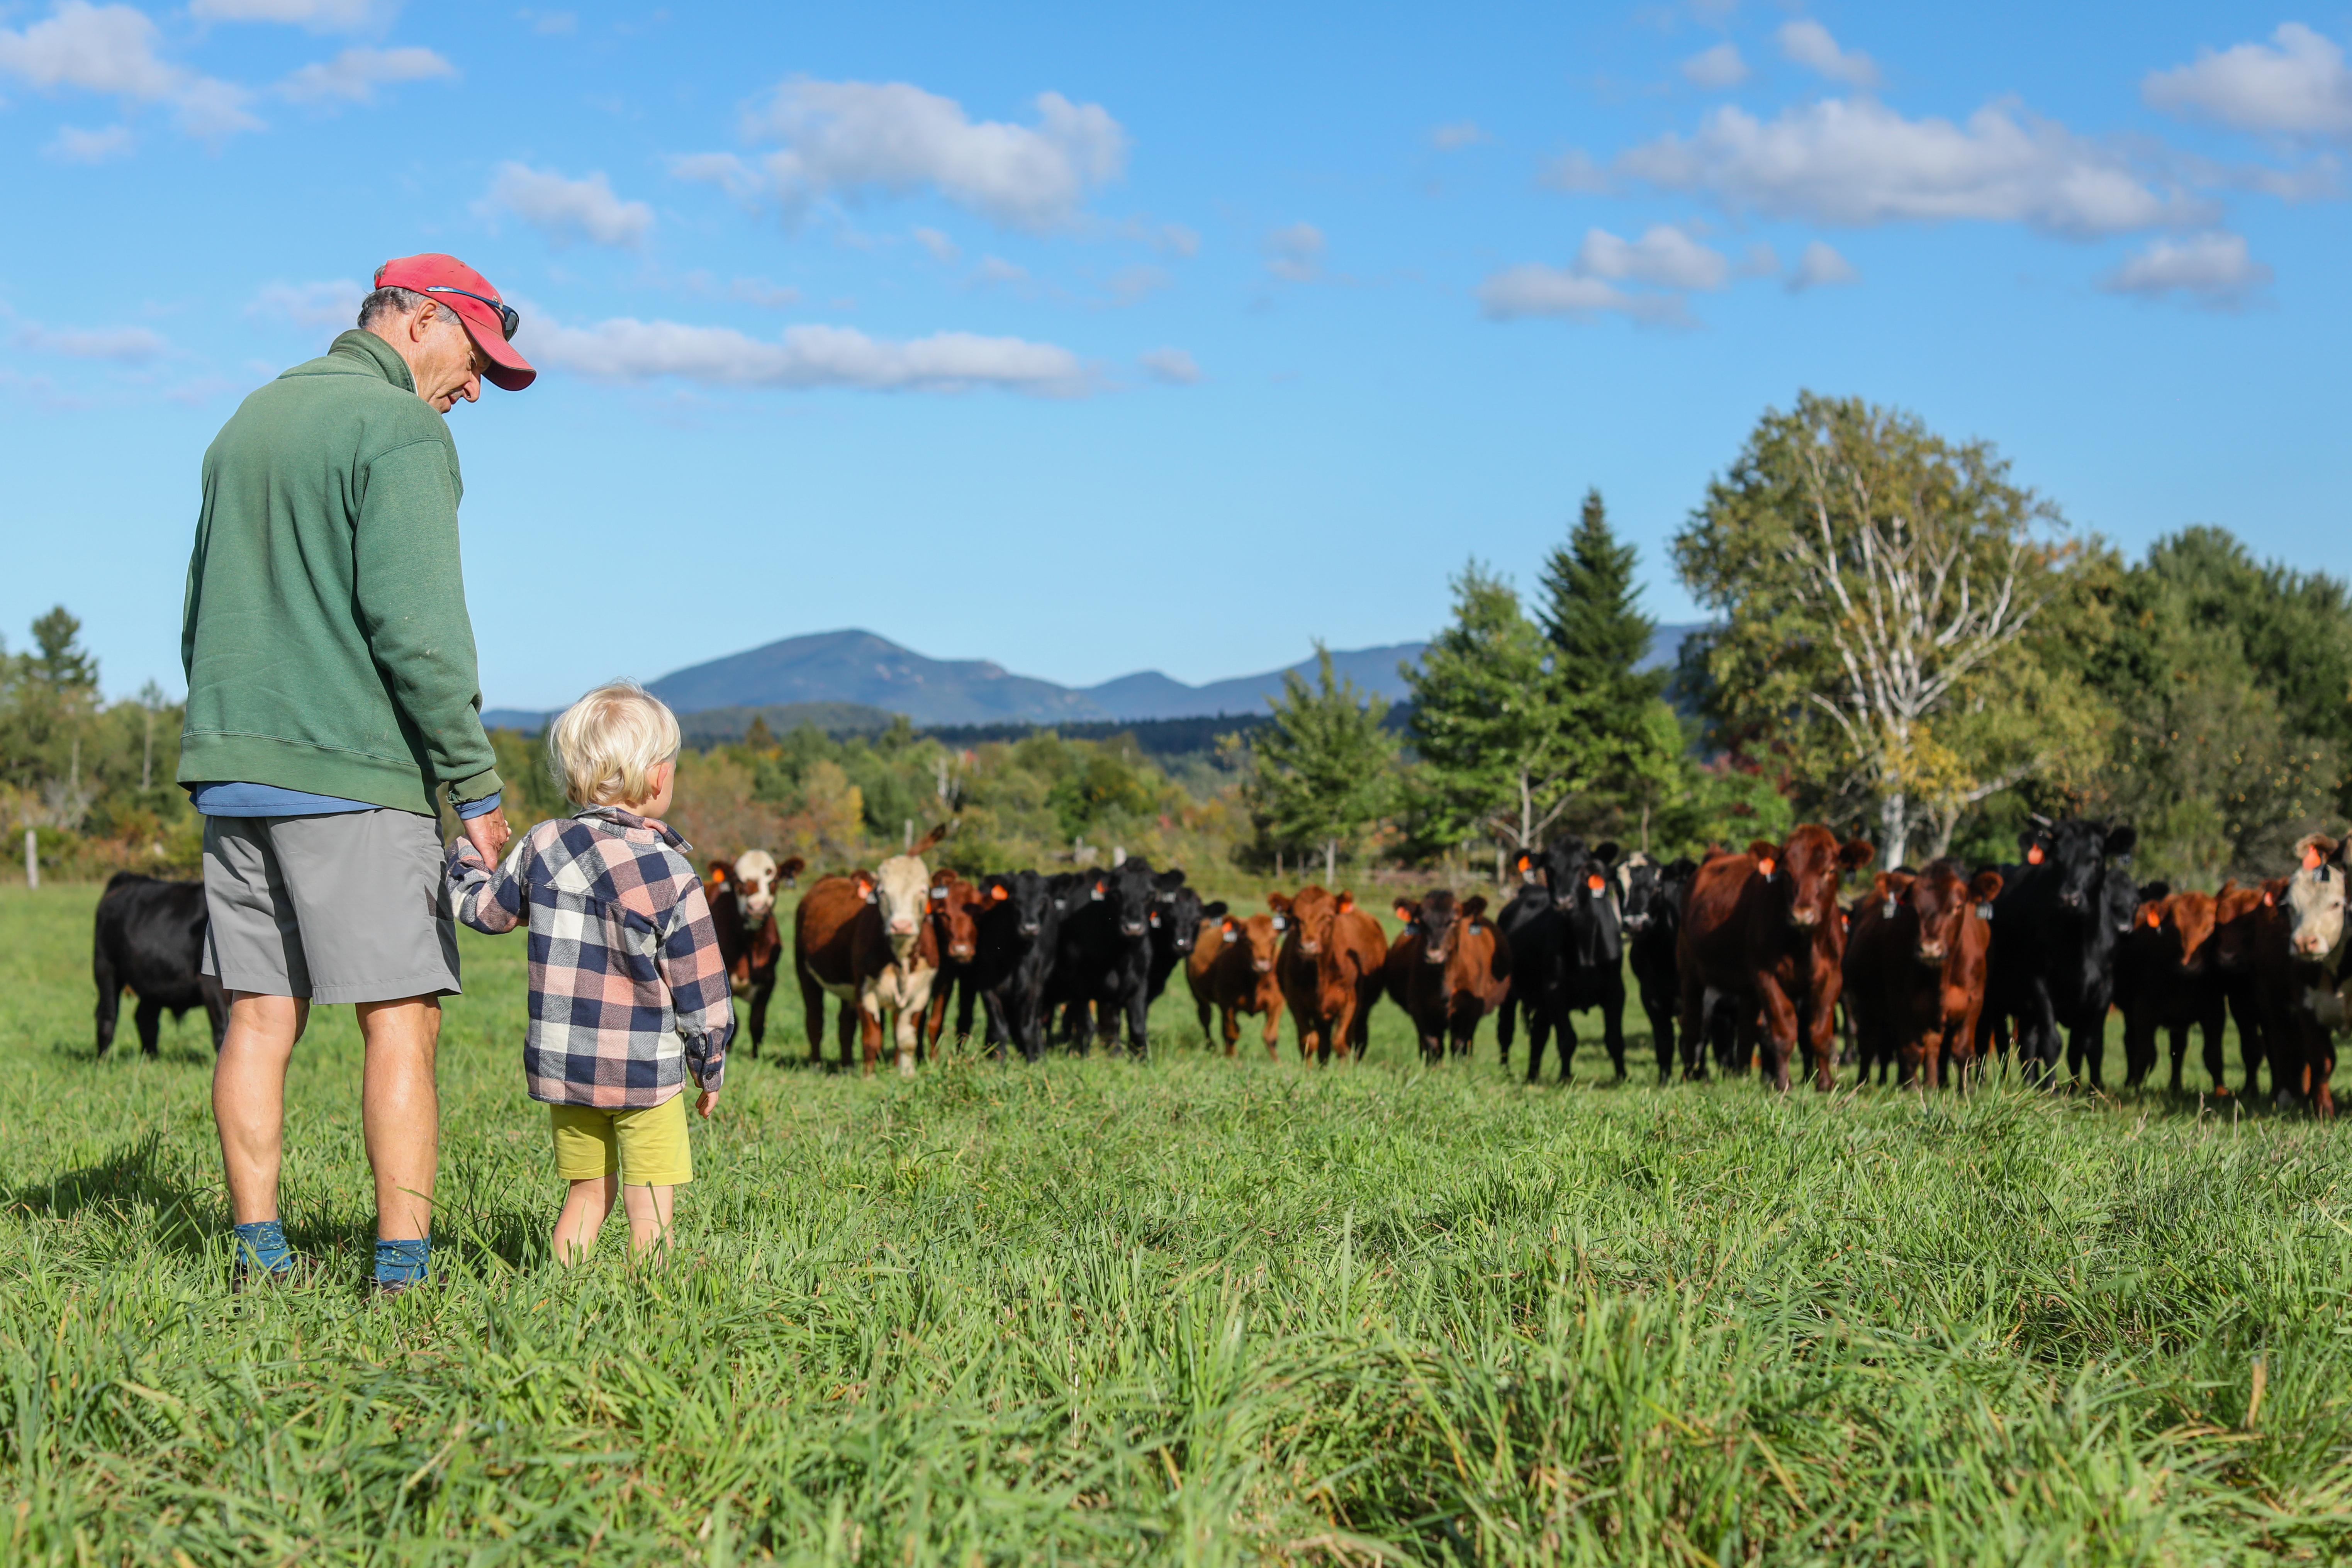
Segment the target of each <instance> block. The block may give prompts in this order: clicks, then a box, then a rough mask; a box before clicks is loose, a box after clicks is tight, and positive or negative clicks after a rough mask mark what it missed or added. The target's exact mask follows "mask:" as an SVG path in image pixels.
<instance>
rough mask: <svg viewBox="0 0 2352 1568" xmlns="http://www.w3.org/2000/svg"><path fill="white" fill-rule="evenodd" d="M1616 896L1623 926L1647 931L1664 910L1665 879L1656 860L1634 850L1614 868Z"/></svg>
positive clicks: (1629, 929)
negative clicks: (1621, 912)
mask: <svg viewBox="0 0 2352 1568" xmlns="http://www.w3.org/2000/svg"><path fill="white" fill-rule="evenodd" d="M1617 897H1618V900H1619V904H1620V907H1621V908H1622V910H1624V914H1625V929H1626V930H1627V931H1647V930H1649V929H1650V926H1651V924H1652V923H1653V922H1654V921H1656V920H1657V919H1658V917H1659V916H1660V915H1661V914H1663V913H1664V897H1665V881H1664V878H1662V877H1661V876H1660V875H1659V873H1658V863H1657V862H1656V861H1654V860H1653V859H1651V858H1649V857H1648V856H1647V855H1644V854H1643V853H1642V852H1641V851H1640V850H1638V849H1636V850H1635V851H1633V854H1632V855H1630V856H1627V857H1626V859H1625V863H1624V864H1623V865H1622V866H1620V867H1618V868H1617Z"/></svg>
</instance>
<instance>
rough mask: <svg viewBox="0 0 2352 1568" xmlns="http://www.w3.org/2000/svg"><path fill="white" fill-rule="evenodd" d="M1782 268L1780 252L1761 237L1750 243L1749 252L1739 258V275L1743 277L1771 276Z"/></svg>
mask: <svg viewBox="0 0 2352 1568" xmlns="http://www.w3.org/2000/svg"><path fill="white" fill-rule="evenodd" d="M1778 271H1780V253H1779V252H1778V251H1776V250H1774V249H1773V248H1772V247H1771V246H1769V245H1768V244H1766V243H1765V242H1764V241H1763V240H1760V239H1759V240H1757V241H1756V242H1755V243H1754V244H1752V245H1750V246H1749V247H1748V251H1747V254H1746V255H1744V256H1742V257H1741V258H1739V276H1741V277H1742V278H1769V277H1771V276H1772V274H1774V273H1775V272H1778Z"/></svg>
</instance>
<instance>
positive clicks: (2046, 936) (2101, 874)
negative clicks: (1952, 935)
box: [1977, 817, 2138, 1087]
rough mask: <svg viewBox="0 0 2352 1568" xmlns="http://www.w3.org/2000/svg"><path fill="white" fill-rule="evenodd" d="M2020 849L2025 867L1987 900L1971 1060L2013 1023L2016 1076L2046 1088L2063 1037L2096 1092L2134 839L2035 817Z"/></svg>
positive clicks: (2054, 1074) (2113, 830) (2121, 829)
mask: <svg viewBox="0 0 2352 1568" xmlns="http://www.w3.org/2000/svg"><path fill="white" fill-rule="evenodd" d="M2020 841H2021V843H2022V844H2023V846H2024V847H2025V862H2026V863H2025V865H2024V866H2023V867H2022V868H2021V869H2020V871H2019V873H2018V875H2017V876H2016V878H2015V879H2005V881H2004V885H2003V886H2002V888H2001V891H2000V897H1998V898H1996V899H1995V900H1993V906H1992V907H1993V921H1992V955H1991V963H1990V979H1989V983H1988V984H1987V986H1986V994H1985V1008H1984V1014H1983V1016H1982V1017H1981V1018H1980V1019H1979V1022H1978V1025H1977V1040H1978V1046H1979V1055H1981V1054H1982V1050H1983V1047H1984V1045H1985V1044H1986V1042H1987V1041H1988V1039H1989V1038H1990V1037H1991V1036H1992V1035H1993V1034H1995V1033H1997V1032H1998V1028H1999V1026H2000V1025H2005V1024H2008V1023H2010V1022H2011V1021H2014V1024H2015V1026H2016V1031H2017V1058H2018V1066H2019V1068H2020V1070H2021V1072H2023V1074H2024V1075H2025V1076H2026V1078H2027V1079H2028V1081H2033V1080H2035V1079H2039V1080H2040V1081H2042V1082H2043V1083H2045V1084H2048V1085H2051V1086H2053V1087H2054V1086H2055V1085H2056V1083H2057V1079H2058V1053H2059V1031H2060V1030H2061V1029H2063V1030H2065V1031H2066V1034H2067V1037H2068V1042H2069V1044H2070V1045H2071V1047H2072V1049H2071V1051H2070V1055H2071V1056H2072V1058H2074V1060H2076V1061H2078V1062H2079V1061H2084V1060H2087V1062H2088V1065H2089V1068H2090V1076H2091V1082H2092V1083H2094V1084H2096V1083H2098V1082H2099V1081H2100V1067H2101V1063H2102V1060H2103V1058H2105V1047H2106V1031H2107V1006H2108V1004H2109V1002H2110V1001H2111V1000H2112V999H2113V998H2114V995H2115V952H2116V941H2117V939H2118V938H2119V937H2120V936H2121V935H2122V934H2123V932H2122V931H2118V930H2117V929H2116V920H2115V911H2116V910H2118V909H2120V908H2121V907H2122V904H2123V898H2124V892H2123V889H2129V890H2130V891H2131V892H2132V893H2133V894H2137V891H2138V889H2137V888H2133V887H2132V886H2131V873H2130V857H2131V851H2132V846H2133V845H2134V844H2135V843H2137V841H2138V835H2137V833H2135V832H2134V831H2133V829H2132V828H2131V827H2129V826H2124V825H2116V826H2110V825H2108V824H2106V823H2104V822H2086V821H2084V820H2082V819H2080V818H2078V817H2069V818H2067V819H2066V820H2065V821H2063V822H2048V821H2046V820H2045V819H2041V818H2037V819H2036V825H2035V826H2032V827H2031V828H2028V829H2027V830H2026V831H2025V832H2024V833H2023V834H2022V835H2021V836H2020ZM2110 861H2114V862H2116V863H2115V864H2113V865H2110V864H2109V862H2110ZM2111 884H2113V885H2111ZM2126 924H2128V917H2126Z"/></svg>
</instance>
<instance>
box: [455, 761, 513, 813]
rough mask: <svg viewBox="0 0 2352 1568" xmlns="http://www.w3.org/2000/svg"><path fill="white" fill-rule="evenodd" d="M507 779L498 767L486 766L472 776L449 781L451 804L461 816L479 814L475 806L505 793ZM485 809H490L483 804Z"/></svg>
mask: <svg viewBox="0 0 2352 1568" xmlns="http://www.w3.org/2000/svg"><path fill="white" fill-rule="evenodd" d="M505 790H506V780H504V779H502V778H500V777H499V770H498V769H496V768H484V769H483V770H482V771H481V772H480V773H476V774H475V775H474V776H473V777H471V778H465V779H453V780H451V781H449V804H450V805H451V806H453V807H455V808H456V810H457V815H458V816H478V815H479V814H478V813H477V812H476V811H475V810H474V809H473V808H474V807H475V806H477V805H481V803H482V802H484V801H487V800H496V799H498V798H499V795H502V794H503V793H505ZM482 809H483V810H485V811H487V810H488V809H490V808H489V807H488V806H483V807H482Z"/></svg>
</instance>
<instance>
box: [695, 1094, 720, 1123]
mask: <svg viewBox="0 0 2352 1568" xmlns="http://www.w3.org/2000/svg"><path fill="white" fill-rule="evenodd" d="M718 1109H719V1091H718V1090H717V1089H704V1090H703V1091H702V1093H701V1094H700V1095H698V1096H697V1097H696V1099H695V1101H694V1113H695V1114H696V1115H697V1116H699V1117H701V1118H702V1119H703V1120H704V1121H709V1120H710V1113H711V1112H712V1111H714V1110H718Z"/></svg>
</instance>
